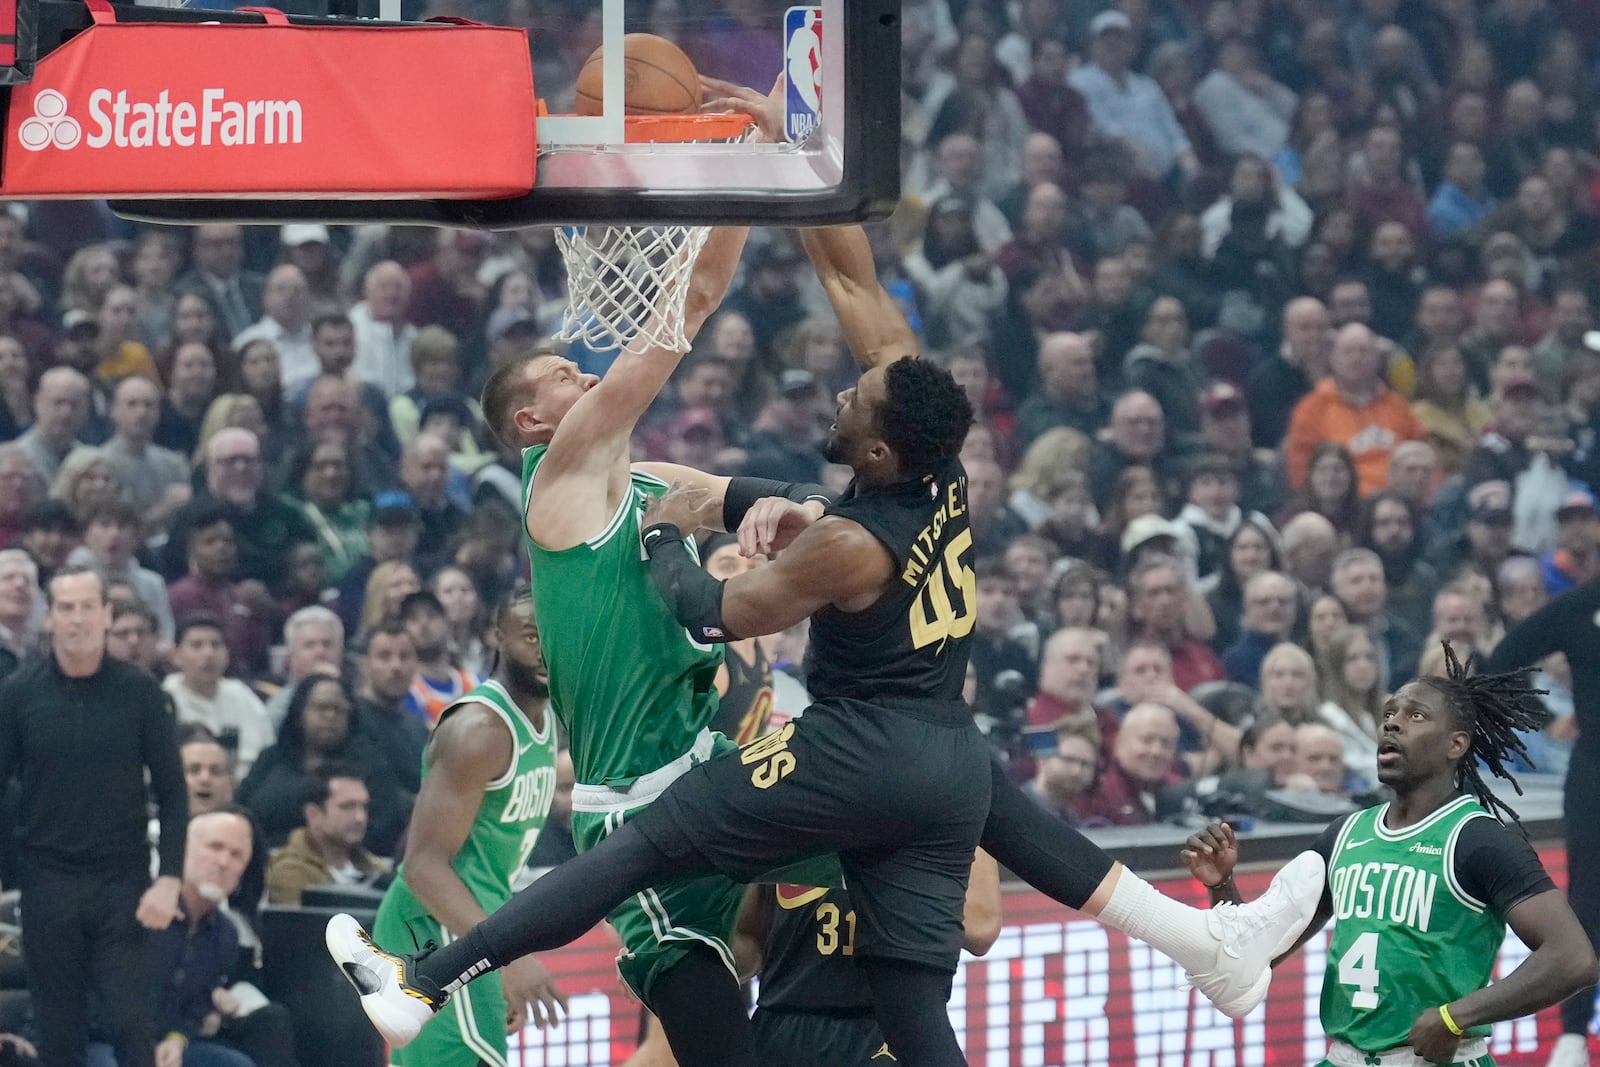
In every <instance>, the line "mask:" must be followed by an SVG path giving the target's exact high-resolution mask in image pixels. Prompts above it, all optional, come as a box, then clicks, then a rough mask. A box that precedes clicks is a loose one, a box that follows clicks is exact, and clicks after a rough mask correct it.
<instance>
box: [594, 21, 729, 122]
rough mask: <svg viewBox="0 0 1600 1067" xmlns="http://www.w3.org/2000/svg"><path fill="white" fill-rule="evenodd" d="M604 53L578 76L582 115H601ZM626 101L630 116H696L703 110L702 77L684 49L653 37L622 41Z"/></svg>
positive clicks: (632, 36)
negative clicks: (602, 58)
mask: <svg viewBox="0 0 1600 1067" xmlns="http://www.w3.org/2000/svg"><path fill="white" fill-rule="evenodd" d="M602 51H603V50H602V49H600V48H596V49H595V50H594V51H593V52H592V53H591V54H590V55H589V58H588V59H587V60H585V61H584V64H583V70H581V71H579V72H578V101H577V108H578V114H580V115H598V114H600V106H601V104H600V102H601V92H602V87H601V86H602V78H603V75H602V66H603V65H602V63H601V62H600V57H601V53H602ZM622 54H623V63H624V73H623V80H624V81H623V83H624V85H625V86H626V87H627V89H626V94H625V96H624V97H623V103H624V106H625V107H626V113H627V114H629V115H692V114H694V113H695V112H697V111H699V110H700V74H699V72H698V71H696V70H695V69H694V64H693V63H692V62H690V60H689V57H688V56H686V55H684V54H683V49H681V48H679V47H678V46H677V45H675V44H673V43H672V42H671V41H669V40H667V39H666V38H665V37H657V36H656V35H655V34H653V33H630V34H628V35H627V36H625V37H623V38H622Z"/></svg>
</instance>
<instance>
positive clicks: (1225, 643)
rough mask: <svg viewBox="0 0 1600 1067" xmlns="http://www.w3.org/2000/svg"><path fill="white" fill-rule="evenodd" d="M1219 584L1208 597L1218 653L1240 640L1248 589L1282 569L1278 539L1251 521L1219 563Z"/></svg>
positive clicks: (1242, 527) (1237, 532)
mask: <svg viewBox="0 0 1600 1067" xmlns="http://www.w3.org/2000/svg"><path fill="white" fill-rule="evenodd" d="M1219 562H1220V564H1221V565H1220V566H1219V567H1218V568H1217V584H1216V585H1215V586H1214V587H1213V588H1212V590H1211V592H1209V593H1207V594H1206V603H1208V604H1210V605H1211V614H1212V617H1213V618H1215V619H1216V620H1217V633H1216V636H1215V637H1213V638H1212V639H1211V647H1212V648H1214V649H1216V650H1217V652H1219V653H1220V652H1221V651H1222V650H1224V649H1226V648H1228V647H1230V646H1231V645H1232V644H1233V643H1234V642H1235V641H1237V640H1238V639H1239V618H1240V616H1241V615H1242V614H1243V613H1244V587H1245V585H1246V583H1248V582H1249V581H1250V579H1252V578H1254V577H1255V576H1256V575H1258V574H1261V573H1263V572H1265V571H1275V570H1280V569H1281V568H1282V562H1281V560H1280V558H1279V555H1278V545H1277V539H1276V536H1275V535H1274V534H1272V533H1270V532H1269V531H1267V530H1265V529H1263V528H1262V527H1261V525H1260V524H1259V523H1257V522H1255V521H1253V520H1251V519H1249V518H1246V519H1245V520H1244V521H1243V522H1241V523H1240V524H1239V528H1238V529H1236V530H1234V531H1233V536H1232V537H1230V538H1228V548H1227V552H1226V553H1225V554H1224V555H1223V557H1222V559H1221V560H1220V561H1219Z"/></svg>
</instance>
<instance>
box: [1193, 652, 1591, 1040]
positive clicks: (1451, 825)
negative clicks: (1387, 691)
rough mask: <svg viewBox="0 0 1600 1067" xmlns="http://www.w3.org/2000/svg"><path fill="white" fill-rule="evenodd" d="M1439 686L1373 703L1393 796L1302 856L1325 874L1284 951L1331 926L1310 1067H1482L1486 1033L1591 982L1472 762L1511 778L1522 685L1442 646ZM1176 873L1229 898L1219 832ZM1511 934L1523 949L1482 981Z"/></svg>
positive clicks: (1231, 844) (1559, 911)
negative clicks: (1318, 1050)
mask: <svg viewBox="0 0 1600 1067" xmlns="http://www.w3.org/2000/svg"><path fill="white" fill-rule="evenodd" d="M1445 653H1446V672H1445V675H1444V676H1443V677H1436V676H1429V677H1424V678H1419V679H1417V680H1416V681H1414V682H1409V683H1407V684H1406V685H1403V686H1401V687H1400V690H1399V692H1397V693H1395V694H1394V695H1393V696H1392V697H1390V698H1389V700H1388V703H1386V704H1385V705H1384V709H1383V721H1382V727H1381V737H1380V740H1379V742H1378V780H1379V781H1380V782H1382V783H1383V784H1384V785H1385V786H1388V787H1389V789H1390V791H1391V792H1392V793H1393V796H1394V799H1393V800H1391V801H1389V802H1388V803H1386V804H1380V805H1378V806H1377V807H1372V808H1366V809H1364V810H1362V811H1358V812H1356V813H1355V814H1353V815H1349V816H1346V817H1344V818H1342V819H1340V820H1339V821H1337V822H1335V823H1333V824H1332V825H1331V826H1329V827H1328V828H1327V829H1326V830H1324V831H1323V832H1322V835H1321V836H1320V837H1318V838H1317V840H1316V841H1315V842H1314V843H1313V844H1312V846H1311V850H1310V854H1312V855H1315V856H1316V857H1317V860H1318V862H1319V863H1322V864H1323V865H1324V866H1325V868H1326V870H1327V875H1328V888H1327V889H1326V890H1325V891H1324V892H1323V895H1322V900H1321V901H1320V902H1319V904H1318V907H1317V913H1316V915H1315V917H1314V918H1313V919H1312V921H1311V925H1309V926H1308V927H1307V928H1306V930H1305V933H1304V934H1303V935H1302V936H1301V938H1300V940H1299V942H1297V946H1298V944H1301V943H1304V942H1305V941H1306V940H1308V939H1309V938H1310V937H1311V936H1312V935H1313V934H1315V933H1316V932H1317V931H1318V930H1321V929H1322V927H1323V926H1324V925H1326V924H1327V922H1328V920H1329V919H1332V920H1333V924H1334V925H1333V935H1332V939H1331V940H1330V942H1329V944H1328V969H1327V973H1326V975H1325V976H1324V978H1323V981H1322V1010H1321V1014H1322V1026H1323V1029H1324V1030H1325V1031H1326V1032H1327V1035H1328V1038H1329V1039H1330V1042H1331V1043H1330V1045H1329V1048H1328V1053H1327V1058H1326V1059H1325V1060H1323V1062H1322V1067H1361V1065H1364V1064H1372V1063H1382V1064H1384V1065H1385V1067H1409V1065H1413V1064H1414V1065H1416V1067H1421V1065H1423V1064H1427V1063H1456V1064H1471V1065H1473V1067H1492V1064H1493V1062H1494V1061H1493V1060H1492V1059H1490V1057H1489V1050H1488V1040H1487V1038H1488V1035H1489V1027H1490V1024H1491V1023H1496V1022H1500V1021H1502V1020H1505V1019H1515V1018H1519V1017H1521V1016H1524V1015H1531V1014H1532V1013H1534V1012H1536V1011H1539V1010H1541V1009H1543V1008H1547V1007H1550V1006H1551V1005H1552V1004H1556V1003H1559V1002H1560V1001H1562V1000H1565V999H1566V998H1567V997H1569V996H1571V995H1572V994H1574V993H1576V992H1577V991H1579V990H1580V989H1583V988H1584V987H1586V986H1590V985H1593V984H1594V981H1595V955H1594V951H1593V949H1591V948H1590V946H1589V941H1588V938H1586V937H1585V936H1584V933H1583V928H1582V926H1580V925H1579V923H1578V919H1577V916H1575V915H1574V914H1573V912H1572V909H1571V908H1570V907H1568V906H1567V902H1566V900H1565V898H1563V897H1562V895H1561V893H1560V892H1559V891H1558V890H1557V889H1556V888H1555V884H1554V883H1553V882H1551V880H1550V876H1549V875H1548V874H1546V873H1545V870H1544V867H1543V866H1542V865H1541V864H1540V863H1539V857H1538V856H1537V855H1536V854H1535V853H1534V851H1533V848H1532V846H1531V845H1529V843H1528V840H1527V838H1526V837H1524V836H1523V834H1522V833H1521V832H1520V827H1517V828H1513V827H1511V826H1507V825H1506V824H1505V823H1504V822H1502V821H1501V819H1500V818H1498V817H1497V813H1501V814H1503V815H1505V816H1507V817H1509V818H1510V820H1511V821H1512V822H1515V819H1516V815H1515V813H1514V812H1512V811H1511V809H1510V808H1508V807H1507V806H1506V805H1505V804H1503V803H1502V802H1501V801H1500V800H1499V799H1498V798H1497V797H1496V796H1495V795H1494V794H1493V793H1492V792H1490V791H1489V788H1488V786H1487V784H1486V783H1485V782H1484V780H1483V777H1482V771H1481V770H1480V765H1481V766H1482V767H1485V768H1487V769H1488V770H1489V772H1490V773H1491V774H1493V775H1496V776H1499V777H1501V778H1504V779H1506V780H1508V781H1511V782H1512V784H1513V785H1515V779H1513V778H1512V777H1511V775H1510V774H1509V773H1507V771H1506V765H1507V763H1508V762H1509V761H1510V759H1511V757H1512V756H1514V755H1516V754H1519V753H1520V752H1521V751H1522V742H1521V739H1520V738H1519V737H1518V736H1517V731H1519V730H1529V729H1537V728H1538V724H1539V722H1540V721H1541V720H1542V718H1543V715H1542V709H1541V708H1540V706H1539V704H1538V701H1537V691H1536V690H1533V689H1531V688H1529V687H1528V685H1527V684H1526V680H1525V677H1524V676H1523V675H1521V674H1499V675H1475V676H1472V675H1468V674H1467V672H1466V670H1465V669H1464V668H1463V667H1462V665H1461V663H1460V662H1459V661H1458V660H1457V659H1456V656H1455V653H1454V651H1453V650H1452V649H1451V648H1450V646H1449V645H1448V644H1447V645H1445ZM1182 855H1183V861H1184V863H1185V864H1186V865H1187V866H1188V868H1189V870H1190V871H1191V872H1192V873H1193V874H1194V876H1195V877H1196V878H1198V879H1199V880H1200V881H1201V882H1202V883H1204V884H1205V885H1206V887H1207V889H1208V890H1209V891H1210V893H1211V897H1212V900H1213V901H1230V900H1231V901H1237V900H1239V892H1238V889H1237V887H1236V886H1235V885H1234V883H1233V869H1234V866H1235V864H1236V863H1237V862H1238V859H1239V847H1238V843H1237V841H1236V840H1235V838H1234V836H1233V831H1232V830H1231V829H1230V828H1229V827H1227V826H1226V825H1223V824H1214V825H1212V826H1210V827H1207V828H1206V829H1205V830H1202V831H1201V832H1200V833H1197V834H1195V835H1193V836H1191V837H1190V838H1189V840H1188V843H1187V847H1186V848H1185V849H1184V850H1183V854H1182ZM1507 925H1509V926H1510V927H1511V928H1512V929H1513V930H1514V931H1516V933H1517V936H1518V937H1520V938H1521V939H1522V941H1523V943H1524V944H1526V945H1527V946H1528V947H1529V948H1530V949H1532V950H1533V952H1532V954H1531V955H1530V956H1528V958H1527V959H1525V960H1523V961H1522V963H1520V964H1519V965H1518V966H1517V967H1516V969H1515V970H1513V971H1511V973H1509V974H1507V975H1505V976H1503V977H1501V978H1500V979H1499V980H1498V981H1496V982H1494V983H1493V984H1492V985H1491V984H1490V983H1489V979H1490V977H1491V976H1492V975H1493V973H1494V963H1495V958H1496V957H1497V956H1498V955H1499V952H1500V946H1501V944H1502V942H1503V941H1504V939H1505V928H1506V926H1507Z"/></svg>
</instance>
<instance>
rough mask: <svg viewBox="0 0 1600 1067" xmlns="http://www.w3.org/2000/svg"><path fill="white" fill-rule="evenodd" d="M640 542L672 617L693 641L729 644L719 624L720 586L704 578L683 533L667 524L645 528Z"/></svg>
mask: <svg viewBox="0 0 1600 1067" xmlns="http://www.w3.org/2000/svg"><path fill="white" fill-rule="evenodd" d="M639 539H640V541H641V543H642V544H643V545H644V553H645V555H646V556H647V557H649V561H650V562H649V566H650V579H651V580H652V581H653V582H655V583H656V588H657V589H659V590H660V591H661V599H663V600H665V601H666V602H667V607H669V608H670V609H672V615H673V617H674V618H676V619H677V620H678V622H679V623H681V624H682V625H683V627H684V629H686V630H688V631H689V635H690V636H691V637H693V638H694V639H695V640H696V641H703V642H711V641H731V640H735V638H734V637H733V635H731V634H729V633H728V629H727V627H726V626H724V625H723V623H722V589H723V583H721V582H719V581H717V580H716V579H715V578H713V577H711V575H709V574H707V573H706V572H705V571H704V570H703V569H701V567H700V565H699V564H698V563H696V562H695V559H694V557H693V556H692V555H690V554H689V552H688V551H687V550H685V549H684V548H683V547H682V546H683V531H682V530H680V529H678V528H677V527H676V526H674V525H673V524H672V523H670V522H658V523H656V524H655V525H654V526H649V527H646V528H645V530H644V532H643V533H641V534H640V536H639Z"/></svg>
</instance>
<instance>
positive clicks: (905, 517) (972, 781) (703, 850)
mask: <svg viewBox="0 0 1600 1067" xmlns="http://www.w3.org/2000/svg"><path fill="white" fill-rule="evenodd" d="M828 514H829V515H837V516H841V517H843V518H846V519H849V520H851V521H853V522H855V523H858V524H859V525H860V526H861V527H862V528H863V529H865V530H867V531H868V532H869V533H871V534H872V536H873V537H875V538H876V539H877V540H878V541H879V542H880V543H881V544H882V545H883V546H884V548H886V549H887V550H888V552H889V553H890V555H891V557H892V558H893V561H894V567H895V571H896V572H897V573H898V574H899V575H900V580H899V581H896V582H894V583H893V584H892V585H891V586H890V588H889V589H887V590H886V591H885V592H884V593H883V595H882V596H880V597H879V598H878V600H877V601H876V602H874V603H873V604H872V605H870V606H869V607H867V608H866V609H864V610H862V611H859V612H844V611H840V610H838V609H836V608H832V607H827V608H824V609H822V610H820V611H818V612H816V613H815V614H814V615H813V616H812V619H811V653H810V659H809V663H808V670H807V683H808V686H809V688H810V689H811V692H812V695H813V698H814V701H815V703H813V704H812V705H811V706H810V707H809V708H807V709H806V711H805V714H804V715H803V716H801V717H800V718H798V719H796V720H795V721H793V722H790V723H788V724H786V725H784V726H783V727H782V728H781V729H779V730H778V731H776V732H775V733H772V734H768V735H767V736H766V737H763V738H760V739H759V740H757V741H754V742H752V743H750V744H748V745H746V746H744V748H743V749H741V750H740V751H739V752H738V754H737V755H732V754H730V756H728V757H723V758H718V759H713V760H711V761H709V762H708V763H705V764H702V765H700V766H698V767H696V768H694V769H693V770H691V771H689V772H688V773H687V774H685V775H684V776H683V777H682V778H680V779H679V780H678V781H677V782H676V783H674V785H673V787H672V789H670V790H668V791H667V792H666V793H664V794H663V795H662V797H661V799H660V800H659V801H658V802H657V804H656V805H655V806H654V807H660V808H661V809H662V810H661V811H659V812H655V814H654V815H652V816H651V817H650V818H649V819H648V820H645V819H641V820H640V821H639V826H640V828H641V829H643V830H645V832H646V835H647V836H649V837H650V838H651V839H652V840H653V841H655V843H656V844H657V846H658V847H660V848H661V849H662V851H664V852H666V853H667V854H669V855H676V854H683V852H684V851H685V850H686V849H687V850H690V851H693V852H697V853H699V855H700V856H703V857H704V858H705V859H707V860H709V861H710V862H711V863H712V865H713V866H715V867H716V868H717V869H718V870H719V871H721V872H722V873H724V874H727V875H729V876H730V877H733V878H735V879H736V880H742V881H754V880H757V879H758V878H759V877H760V876H761V875H763V874H766V873H767V872H769V871H772V870H774V869H775V868H778V867H780V866H782V865H783V864H784V863H786V862H789V861H791V860H793V859H794V858H797V857H799V856H805V855H808V854H822V853H827V852H837V853H838V854H839V860H840V866H841V867H842V868H843V871H844V877H845V881H846V883H847V884H848V885H849V886H850V889H851V896H852V898H853V901H854V904H855V907H854V912H855V915H856V928H855V941H854V946H853V947H854V954H855V955H856V956H857V957H869V958H870V957H876V958H884V959H890V960H896V961H903V962H909V963H916V964H921V965H924V966H927V967H932V968H937V969H939V970H941V971H944V972H946V973H950V972H953V971H954V969H955V966H956V961H957V959H958V958H959V955H960V948H961V934H962V928H961V919H962V907H963V903H964V900H965V897H966V886H967V875H968V871H969V869H970V867H971V865H972V854H973V849H974V848H976V846H977V844H978V837H979V834H980V832H981V831H982V828H983V825H984V820H985V818H986V817H987V815H988V810H989V794H990V768H989V754H988V747H987V745H986V744H985V742H984V739H983V737H982V735H981V734H979V732H978V730H977V727H976V726H975V725H974V724H973V721H972V713H971V710H970V709H969V708H968V707H967V705H966V704H965V702H963V701H962V699H961V689H962V683H963V682H964V681H965V678H966V668H967V659H968V650H969V645H970V642H971V634H972V628H973V624H974V623H975V622H976V619H977V582H976V579H975V578H974V576H973V572H972V531H971V528H970V526H969V525H968V522H967V496H966V476H965V473H964V472H963V471H962V469H961V464H960V462H959V461H958V460H955V459H951V460H950V461H949V462H947V463H945V464H944V465H943V466H942V467H941V468H940V470H939V471H938V472H937V473H936V474H933V475H929V476H926V477H922V478H917V479H914V480H912V481H908V482H902V483H899V484H897V485H892V486H886V487H883V488H877V489H871V490H860V489H858V487H856V486H852V487H851V489H850V490H849V491H848V492H847V493H846V495H845V496H844V498H843V499H842V500H841V501H840V502H839V503H838V504H836V505H834V506H833V507H831V508H829V509H828Z"/></svg>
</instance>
